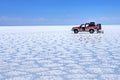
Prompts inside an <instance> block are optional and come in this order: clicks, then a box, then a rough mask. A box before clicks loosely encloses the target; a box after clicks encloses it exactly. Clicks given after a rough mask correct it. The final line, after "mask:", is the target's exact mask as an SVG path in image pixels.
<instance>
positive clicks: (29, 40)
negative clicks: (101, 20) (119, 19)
mask: <svg viewBox="0 0 120 80" xmlns="http://www.w3.org/2000/svg"><path fill="white" fill-rule="evenodd" d="M56 27H57V26H56ZM109 27H110V28H109ZM118 27H120V26H103V28H104V30H105V33H104V34H96V33H95V34H89V33H78V34H74V33H73V32H71V31H70V28H69V27H67V29H66V28H65V27H62V28H59V29H60V30H59V29H57V30H53V29H54V28H53V29H51V30H48V31H44V30H42V28H35V27H33V28H28V27H27V28H24V27H22V28H21V27H20V28H15V27H11V28H3V27H2V28H0V80H120V31H119V29H120V28H118ZM64 28H65V29H64Z"/></svg>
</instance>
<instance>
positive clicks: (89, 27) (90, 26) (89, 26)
mask: <svg viewBox="0 0 120 80" xmlns="http://www.w3.org/2000/svg"><path fill="white" fill-rule="evenodd" d="M101 29H102V27H101V24H95V22H90V23H85V24H81V25H80V26H77V27H73V28H72V31H74V33H78V32H89V33H94V32H97V33H103V30H101Z"/></svg>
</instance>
